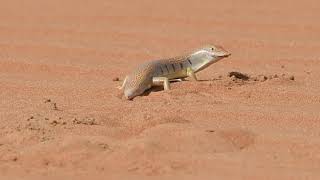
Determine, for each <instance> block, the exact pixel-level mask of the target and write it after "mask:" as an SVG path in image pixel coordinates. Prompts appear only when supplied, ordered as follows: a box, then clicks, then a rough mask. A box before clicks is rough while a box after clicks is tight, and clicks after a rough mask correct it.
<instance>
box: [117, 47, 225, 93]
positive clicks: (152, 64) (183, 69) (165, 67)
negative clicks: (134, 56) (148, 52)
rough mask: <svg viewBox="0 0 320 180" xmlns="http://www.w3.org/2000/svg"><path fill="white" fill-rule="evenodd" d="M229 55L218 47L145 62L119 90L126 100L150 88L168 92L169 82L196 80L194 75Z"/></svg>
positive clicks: (127, 77) (128, 77) (126, 79)
mask: <svg viewBox="0 0 320 180" xmlns="http://www.w3.org/2000/svg"><path fill="white" fill-rule="evenodd" d="M230 55H231V54H230V53H229V52H227V51H226V50H224V49H223V48H222V47H220V46H206V47H204V48H201V49H198V50H196V51H194V52H193V53H191V54H188V55H184V56H179V57H174V58H169V59H160V60H155V61H149V62H145V63H143V64H141V65H140V66H138V67H137V68H136V69H135V70H134V71H133V72H132V73H131V74H129V75H127V76H126V78H125V80H124V82H123V84H122V87H121V88H120V89H123V90H124V95H125V97H126V98H127V99H133V98H134V97H136V96H138V95H141V94H142V93H143V92H145V91H146V90H147V89H149V88H151V87H152V86H157V85H163V86H164V90H169V89H170V80H174V79H181V78H186V77H191V78H192V79H194V80H197V77H196V75H195V73H197V72H199V71H201V70H203V69H205V68H206V67H208V66H210V65H211V64H213V63H215V62H217V61H219V60H221V59H223V58H225V57H228V56H230Z"/></svg>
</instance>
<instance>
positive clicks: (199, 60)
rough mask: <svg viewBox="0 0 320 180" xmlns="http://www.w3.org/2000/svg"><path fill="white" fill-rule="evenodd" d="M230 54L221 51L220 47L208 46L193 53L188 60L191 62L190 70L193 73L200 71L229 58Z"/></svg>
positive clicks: (223, 50)
mask: <svg viewBox="0 0 320 180" xmlns="http://www.w3.org/2000/svg"><path fill="white" fill-rule="evenodd" d="M230 55H231V53H229V52H228V51H226V50H225V49H223V48H222V47H221V46H216V45H209V46H205V47H203V48H201V49H198V50H196V51H194V52H193V53H192V54H191V55H190V56H189V60H190V61H191V62H192V64H193V65H192V69H193V70H194V71H195V72H198V71H201V70H203V69H204V68H206V67H208V66H209V65H211V64H212V63H215V62H217V61H219V60H221V59H223V58H226V57H228V56H230Z"/></svg>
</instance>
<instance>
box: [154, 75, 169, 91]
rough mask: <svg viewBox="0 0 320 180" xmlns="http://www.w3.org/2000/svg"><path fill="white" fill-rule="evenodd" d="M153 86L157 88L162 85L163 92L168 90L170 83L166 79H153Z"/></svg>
mask: <svg viewBox="0 0 320 180" xmlns="http://www.w3.org/2000/svg"><path fill="white" fill-rule="evenodd" d="M152 83H153V85H156V86H159V85H163V88H164V90H165V91H166V90H170V82H169V79H168V78H166V77H153V78H152Z"/></svg>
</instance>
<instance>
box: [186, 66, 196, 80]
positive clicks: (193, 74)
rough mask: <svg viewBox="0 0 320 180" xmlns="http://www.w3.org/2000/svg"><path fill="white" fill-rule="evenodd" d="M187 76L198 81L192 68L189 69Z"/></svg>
mask: <svg viewBox="0 0 320 180" xmlns="http://www.w3.org/2000/svg"><path fill="white" fill-rule="evenodd" d="M187 76H189V77H191V78H192V79H193V80H195V81H198V78H197V76H196V74H195V73H194V71H193V70H192V69H191V68H190V67H188V68H187Z"/></svg>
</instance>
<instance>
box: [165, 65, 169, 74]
mask: <svg viewBox="0 0 320 180" xmlns="http://www.w3.org/2000/svg"><path fill="white" fill-rule="evenodd" d="M165 66H166V69H167V71H168V73H169V68H168V66H167V65H166V64H165Z"/></svg>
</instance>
